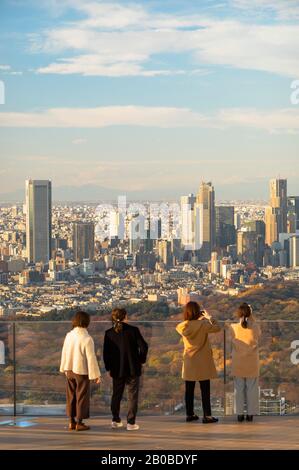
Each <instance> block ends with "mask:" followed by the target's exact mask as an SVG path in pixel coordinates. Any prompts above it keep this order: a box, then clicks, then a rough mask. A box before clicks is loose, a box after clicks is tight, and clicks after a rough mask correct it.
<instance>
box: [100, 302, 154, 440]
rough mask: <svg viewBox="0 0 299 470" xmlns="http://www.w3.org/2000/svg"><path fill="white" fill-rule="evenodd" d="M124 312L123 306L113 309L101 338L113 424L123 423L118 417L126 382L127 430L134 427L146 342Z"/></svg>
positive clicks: (134, 429) (119, 424)
mask: <svg viewBox="0 0 299 470" xmlns="http://www.w3.org/2000/svg"><path fill="white" fill-rule="evenodd" d="M126 320H127V312H126V310H125V309H123V308H115V309H114V310H113V311H112V328H110V329H109V330H107V331H106V333H105V339H104V354H103V356H104V363H105V368H106V370H107V371H108V372H110V375H111V377H112V379H113V394H112V399H111V411H112V428H113V429H117V428H121V427H122V426H123V424H122V421H121V419H120V402H121V400H122V397H123V393H124V390H125V386H126V385H127V389H128V416H127V430H128V431H137V430H138V429H139V426H138V425H137V424H136V423H135V421H136V415H137V409H138V393H139V379H140V376H141V373H142V364H145V362H146V356H147V352H148V345H147V343H146V341H145V340H144V339H143V337H142V335H141V333H140V331H139V329H138V328H137V327H135V326H131V325H128V324H127V323H126Z"/></svg>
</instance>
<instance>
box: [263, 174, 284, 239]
mask: <svg viewBox="0 0 299 470" xmlns="http://www.w3.org/2000/svg"><path fill="white" fill-rule="evenodd" d="M287 187H288V185H287V180H285V179H272V180H271V181H270V204H269V207H267V208H266V213H265V223H266V243H267V244H268V245H269V246H271V245H272V244H273V243H274V242H277V241H278V239H279V234H280V233H287V228H288V196H287Z"/></svg>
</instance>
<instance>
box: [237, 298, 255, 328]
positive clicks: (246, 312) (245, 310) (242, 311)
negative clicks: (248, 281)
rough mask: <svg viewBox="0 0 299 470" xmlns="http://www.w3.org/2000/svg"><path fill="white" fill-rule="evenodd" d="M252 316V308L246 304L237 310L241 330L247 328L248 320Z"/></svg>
mask: <svg viewBox="0 0 299 470" xmlns="http://www.w3.org/2000/svg"><path fill="white" fill-rule="evenodd" d="M251 314H252V308H251V307H250V305H248V304H247V303H246V302H244V303H243V304H241V305H240V307H239V308H238V310H237V315H238V317H239V318H242V322H241V325H242V327H243V328H248V318H249V317H250V316H251Z"/></svg>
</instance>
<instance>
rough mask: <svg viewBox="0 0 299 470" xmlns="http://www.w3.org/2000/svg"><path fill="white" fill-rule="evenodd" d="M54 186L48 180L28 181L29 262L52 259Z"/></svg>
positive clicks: (27, 246)
mask: <svg viewBox="0 0 299 470" xmlns="http://www.w3.org/2000/svg"><path fill="white" fill-rule="evenodd" d="M51 238H52V186H51V181H48V180H31V179H29V180H27V181H26V251H27V258H28V262H30V263H38V262H43V263H48V261H49V260H50V258H51V241H52V240H51Z"/></svg>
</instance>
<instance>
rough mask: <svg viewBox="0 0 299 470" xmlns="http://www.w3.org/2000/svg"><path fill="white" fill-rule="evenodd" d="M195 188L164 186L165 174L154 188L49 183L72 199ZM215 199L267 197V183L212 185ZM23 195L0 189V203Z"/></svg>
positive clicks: (60, 196)
mask: <svg viewBox="0 0 299 470" xmlns="http://www.w3.org/2000/svg"><path fill="white" fill-rule="evenodd" d="M197 189H198V188H193V187H192V188H190V189H186V188H183V187H168V186H167V176H165V186H164V187H162V188H161V189H159V191H157V190H156V189H154V190H137V191H134V190H129V191H128V190H122V189H112V188H105V187H102V186H97V185H82V186H78V187H76V186H60V187H55V186H53V200H54V201H65V202H68V201H69V202H71V201H73V202H76V201H94V202H97V201H111V200H116V199H117V197H118V196H122V195H126V196H127V199H128V200H149V201H150V200H152V201H157V200H167V201H169V200H178V199H179V197H180V196H181V195H184V194H189V193H191V192H193V193H196V191H197ZM215 191H216V198H217V200H246V199H248V200H250V199H251V200H267V198H268V186H267V185H264V184H263V183H261V182H258V183H257V182H255V183H235V184H223V185H217V184H216V185H215ZM24 199H25V189H23V188H22V189H17V190H16V191H12V192H8V193H2V194H1V193H0V203H1V202H2V203H4V202H22V201H24Z"/></svg>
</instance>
